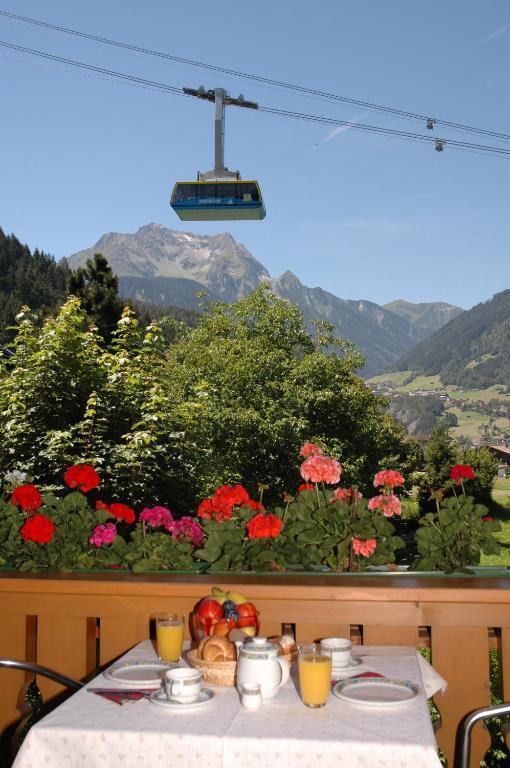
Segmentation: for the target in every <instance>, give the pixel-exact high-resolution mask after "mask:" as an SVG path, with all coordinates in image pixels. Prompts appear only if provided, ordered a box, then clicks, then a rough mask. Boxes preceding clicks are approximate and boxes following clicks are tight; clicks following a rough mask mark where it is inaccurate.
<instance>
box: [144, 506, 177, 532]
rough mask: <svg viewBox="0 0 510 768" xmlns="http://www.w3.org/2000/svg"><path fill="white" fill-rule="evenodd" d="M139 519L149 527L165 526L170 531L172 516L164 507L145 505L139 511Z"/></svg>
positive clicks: (172, 521)
mask: <svg viewBox="0 0 510 768" xmlns="http://www.w3.org/2000/svg"><path fill="white" fill-rule="evenodd" d="M140 520H142V521H143V522H144V523H146V524H147V525H148V526H150V527H151V528H165V529H166V530H167V531H169V532H171V529H172V525H173V523H174V518H173V516H172V513H171V512H170V510H169V509H167V508H166V507H145V509H143V510H142V511H141V512H140Z"/></svg>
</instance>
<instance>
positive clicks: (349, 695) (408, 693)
mask: <svg viewBox="0 0 510 768" xmlns="http://www.w3.org/2000/svg"><path fill="white" fill-rule="evenodd" d="M333 693H334V695H335V696H337V697H338V698H339V699H342V700H343V701H348V702H349V703H350V704H361V705H363V706H367V707H398V706H400V705H402V704H405V703H407V702H408V701H411V700H412V699H414V698H415V697H416V696H417V695H418V693H419V688H418V687H417V686H416V685H413V683H410V682H408V681H407V680H390V679H388V678H387V677H358V678H355V679H354V680H341V681H340V682H339V683H337V684H336V685H335V686H334V688H333Z"/></svg>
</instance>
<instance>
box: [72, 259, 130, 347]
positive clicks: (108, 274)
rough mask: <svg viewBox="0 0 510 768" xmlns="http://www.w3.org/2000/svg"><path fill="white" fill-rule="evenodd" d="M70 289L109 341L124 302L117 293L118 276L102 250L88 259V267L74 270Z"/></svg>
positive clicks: (102, 335) (104, 337) (100, 332)
mask: <svg viewBox="0 0 510 768" xmlns="http://www.w3.org/2000/svg"><path fill="white" fill-rule="evenodd" d="M68 288H69V293H71V294H73V295H74V296H77V297H78V298H79V299H80V301H81V304H82V307H83V308H84V310H85V311H86V312H87V314H88V315H89V316H90V318H91V319H92V321H93V322H94V324H95V325H96V326H97V329H98V331H99V334H100V336H101V337H102V338H103V339H104V340H105V342H106V343H109V342H110V340H111V337H112V334H113V332H114V331H115V329H116V327H117V323H118V321H119V320H120V317H121V314H122V309H123V306H124V304H123V302H122V301H121V299H119V297H118V291H119V278H118V277H116V276H115V275H114V274H113V272H112V270H111V267H110V266H109V265H108V261H107V260H106V259H105V257H104V256H102V255H101V254H100V253H96V254H94V258H93V259H87V262H86V266H85V267H79V268H78V269H77V270H76V271H75V272H71V274H70V275H69V281H68Z"/></svg>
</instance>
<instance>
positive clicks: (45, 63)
mask: <svg viewBox="0 0 510 768" xmlns="http://www.w3.org/2000/svg"><path fill="white" fill-rule="evenodd" d="M0 58H2V59H10V60H11V61H23V62H25V63H26V64H34V65H35V66H38V67H47V68H48V69H54V70H56V71H57V72H67V73H68V74H70V75H80V77H90V78H93V79H94V80H105V81H107V82H109V83H115V84H116V85H129V86H130V87H132V88H143V89H145V90H147V91H156V92H157V91H159V92H161V88H156V87H155V85H144V84H142V83H132V82H130V81H128V80H119V79H118V78H115V77H109V76H108V75H101V74H94V72H87V71H85V72H80V71H79V70H77V69H68V68H67V67H59V66H58V65H57V64H51V63H50V62H48V61H37V59H28V58H26V57H25V56H11V55H9V54H8V53H1V52H0ZM163 92H165V91H163ZM181 95H183V96H185V95H186V94H181Z"/></svg>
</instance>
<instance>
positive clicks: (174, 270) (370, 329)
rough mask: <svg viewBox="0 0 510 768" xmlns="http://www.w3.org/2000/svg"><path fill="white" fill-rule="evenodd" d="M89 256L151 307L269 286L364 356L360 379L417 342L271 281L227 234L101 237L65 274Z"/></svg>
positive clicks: (379, 311)
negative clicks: (98, 257)
mask: <svg viewBox="0 0 510 768" xmlns="http://www.w3.org/2000/svg"><path fill="white" fill-rule="evenodd" d="M97 252H100V253H102V254H103V255H104V256H105V257H106V258H107V259H108V263H109V264H110V266H111V268H112V270H113V271H114V272H115V274H117V275H118V276H119V278H120V291H121V295H123V296H125V297H127V298H136V299H138V300H145V301H151V302H153V303H157V304H164V303H170V304H173V305H174V306H182V307H183V308H185V309H190V308H191V309H196V308H197V307H198V305H199V301H198V299H197V297H196V293H197V292H198V291H203V290H205V291H206V292H207V297H208V299H210V300H212V301H217V300H221V301H227V302H232V301H235V300H236V299H238V298H240V297H242V296H245V295H246V294H248V293H250V292H251V291H253V290H254V289H255V288H256V287H257V286H258V285H259V284H260V283H261V282H266V283H269V284H270V285H271V287H272V289H273V290H274V291H275V293H276V294H277V295H279V296H280V297H281V298H284V299H288V300H290V301H294V302H295V303H296V304H298V306H299V307H300V309H301V310H302V312H303V314H304V316H305V318H306V320H307V321H308V322H309V323H310V322H311V321H312V320H314V319H319V320H327V321H329V322H331V323H332V324H333V326H334V329H335V333H336V334H337V335H339V336H342V337H344V338H347V339H349V340H350V341H352V342H354V343H355V344H356V345H357V346H358V347H359V348H360V349H361V351H362V352H363V353H364V354H365V356H366V365H365V367H364V369H363V372H362V373H363V375H364V376H373V375H375V374H376V373H379V372H381V371H383V370H385V369H386V368H388V367H389V366H390V365H392V364H393V363H395V362H396V361H397V360H398V359H399V358H400V357H401V356H402V355H404V354H405V353H406V352H407V351H409V350H410V349H411V348H412V347H413V346H414V345H415V344H417V343H418V342H419V341H420V339H421V338H423V335H420V333H422V332H421V331H420V330H417V329H416V328H415V326H414V325H413V324H412V323H411V322H409V320H408V319H407V318H406V317H403V316H402V315H401V314H399V313H398V312H393V311H391V310H389V309H387V308H385V307H382V306H381V305H379V304H376V303H375V302H370V301H366V300H357V301H356V300H350V299H341V298H339V297H338V296H335V294H333V293H331V292H329V291H326V290H324V289H323V288H321V287H318V286H317V287H314V288H310V287H308V286H305V285H304V284H303V283H301V281H300V280H299V278H298V277H297V276H296V275H295V274H294V273H293V272H292V271H291V270H286V271H285V272H283V274H281V275H280V276H279V277H271V275H270V274H269V272H268V270H267V269H266V267H265V266H264V265H263V264H262V263H261V262H260V261H258V259H256V258H255V257H254V256H253V255H252V254H251V253H250V251H248V249H247V248H246V247H245V246H244V245H243V244H242V243H239V242H237V241H236V240H235V239H234V238H233V237H232V235H230V234H229V233H227V232H225V233H221V234H218V235H194V234H193V233H191V232H185V231H180V230H170V229H167V228H166V227H164V226H163V225H161V224H146V225H144V226H143V227H140V228H139V229H138V230H137V232H135V233H134V234H126V233H113V232H111V233H107V234H105V235H103V236H102V237H101V238H100V239H99V240H98V241H97V243H96V244H95V245H94V246H92V247H91V248H86V249H83V250H81V251H78V252H77V253H75V254H72V255H71V256H69V257H68V259H67V261H68V264H69V266H70V267H71V268H73V269H74V268H76V267H79V266H82V265H83V264H84V263H85V261H86V260H87V258H91V257H92V256H93V255H94V253H97ZM410 306H411V305H410ZM431 306H432V305H431Z"/></svg>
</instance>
